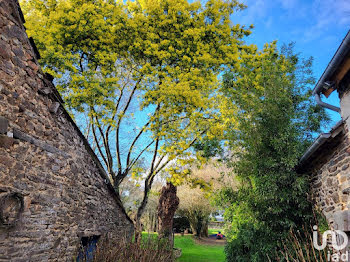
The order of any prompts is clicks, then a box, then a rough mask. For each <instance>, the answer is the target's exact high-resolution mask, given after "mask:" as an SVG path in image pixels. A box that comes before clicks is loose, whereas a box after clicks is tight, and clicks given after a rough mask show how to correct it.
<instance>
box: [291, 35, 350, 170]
mask: <svg viewBox="0 0 350 262" xmlns="http://www.w3.org/2000/svg"><path fill="white" fill-rule="evenodd" d="M349 70H350V30H349V31H348V33H347V34H346V36H345V38H344V39H343V41H342V43H341V44H340V46H339V47H338V49H337V51H336V52H335V54H334V56H333V58H332V60H331V61H330V62H329V64H328V66H327V68H326V69H325V71H324V72H323V74H322V76H321V77H320V79H319V80H318V82H317V84H316V86H315V88H314V90H313V94H314V95H317V94H320V93H322V94H324V95H325V96H326V97H328V96H329V95H330V94H331V93H332V92H333V91H334V90H337V88H338V86H339V84H340V82H341V81H342V80H343V79H346V78H347V77H345V76H346V74H347V73H348V72H349ZM318 97H319V96H318ZM322 104H323V105H324V104H325V103H322ZM331 107H332V106H331ZM327 108H329V106H328V107H327ZM338 112H339V111H338ZM343 125H344V122H343V121H339V122H338V123H337V124H336V125H335V126H334V127H333V128H332V129H331V130H330V132H328V133H322V134H320V135H319V136H318V137H317V139H316V140H315V141H314V143H313V144H312V145H311V146H310V147H309V148H308V149H307V150H306V152H305V153H304V155H303V156H302V157H301V158H300V161H299V164H298V167H297V169H298V170H305V167H306V166H307V165H308V164H310V162H312V161H311V160H312V159H316V157H315V155H316V154H319V153H320V151H321V150H323V149H324V150H330V148H329V144H330V143H333V144H334V138H335V137H336V136H337V135H338V134H340V131H341V130H343Z"/></svg>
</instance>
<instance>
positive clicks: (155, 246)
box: [94, 237, 174, 262]
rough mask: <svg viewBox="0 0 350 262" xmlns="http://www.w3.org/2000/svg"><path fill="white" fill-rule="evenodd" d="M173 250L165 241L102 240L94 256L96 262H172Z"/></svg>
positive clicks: (151, 239) (150, 238) (154, 239)
mask: <svg viewBox="0 0 350 262" xmlns="http://www.w3.org/2000/svg"><path fill="white" fill-rule="evenodd" d="M173 260H174V259H173V252H172V249H170V248H169V246H168V245H167V244H166V242H165V241H161V240H158V239H157V238H152V237H149V238H148V239H144V240H143V241H142V242H141V244H137V243H136V242H130V241H126V240H122V241H120V240H116V241H111V240H104V241H103V240H101V241H100V242H99V243H98V245H97V248H96V252H95V255H94V261H95V262H156V261H157V262H171V261H173Z"/></svg>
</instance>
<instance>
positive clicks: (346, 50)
mask: <svg viewBox="0 0 350 262" xmlns="http://www.w3.org/2000/svg"><path fill="white" fill-rule="evenodd" d="M349 69H350V30H349V31H348V33H347V34H346V36H345V37H344V39H343V42H342V43H341V44H340V46H339V47H338V49H337V51H336V52H335V54H334V56H333V58H332V60H331V61H330V62H329V64H328V66H327V67H326V70H325V71H324V72H323V74H322V76H321V77H320V79H319V80H318V82H317V84H316V86H315V88H314V90H313V94H316V93H320V92H321V93H323V94H324V95H325V96H326V97H328V96H329V95H330V94H331V93H332V92H333V91H334V90H336V88H337V85H338V84H339V82H340V81H341V80H342V78H343V77H344V76H345V74H346V73H347V72H348V70H349ZM327 82H328V83H329V84H328V85H325V83H327Z"/></svg>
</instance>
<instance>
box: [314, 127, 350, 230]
mask: <svg viewBox="0 0 350 262" xmlns="http://www.w3.org/2000/svg"><path fill="white" fill-rule="evenodd" d="M339 128H340V129H341V132H340V133H338V134H337V136H336V137H334V138H333V140H332V141H330V142H329V143H328V144H326V145H325V147H324V148H323V150H320V151H319V152H316V154H315V155H316V156H317V157H316V158H315V159H313V161H312V167H313V168H312V170H311V171H310V174H311V175H310V178H311V195H312V199H313V201H314V203H315V204H316V206H317V207H318V208H319V209H320V210H321V211H322V213H323V214H324V215H325V216H326V218H327V219H328V221H329V223H330V224H332V223H333V221H334V213H336V212H339V211H343V210H345V209H347V208H348V194H349V193H347V192H346V191H347V190H346V189H347V188H348V187H350V183H349V182H350V168H349V163H350V154H349V153H350V142H349V137H348V135H347V129H345V128H346V126H345V124H344V125H342V126H341V127H339ZM310 164H311V163H310Z"/></svg>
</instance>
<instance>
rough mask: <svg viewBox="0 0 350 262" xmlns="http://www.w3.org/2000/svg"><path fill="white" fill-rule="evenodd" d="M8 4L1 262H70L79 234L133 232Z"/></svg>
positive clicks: (0, 158)
mask: <svg viewBox="0 0 350 262" xmlns="http://www.w3.org/2000/svg"><path fill="white" fill-rule="evenodd" d="M23 21H24V19H23V15H22V14H21V11H20V9H19V7H18V3H17V1H15V0H0V261H71V260H72V258H74V256H76V255H77V254H78V247H79V243H80V240H81V237H88V236H100V235H101V236H104V235H105V234H106V233H107V232H108V234H109V235H110V236H111V237H123V236H124V233H125V234H127V235H129V234H130V233H131V232H132V224H131V221H130V220H128V218H127V216H126V215H125V213H124V211H123V209H122V208H121V207H120V204H119V203H120V202H119V200H118V198H117V196H116V194H115V193H114V191H113V189H112V188H111V185H110V183H109V182H108V180H107V179H106V178H107V177H106V174H105V172H104V170H103V168H102V166H101V164H100V163H99V161H98V159H97V157H96V155H95V154H94V153H93V151H92V150H91V148H90V146H89V145H88V143H87V141H86V139H85V138H84V137H83V135H82V134H81V132H80V131H79V129H78V128H77V127H76V125H75V123H74V122H73V121H72V119H71V118H70V117H69V115H68V114H67V112H66V111H65V110H64V108H63V107H62V100H61V98H60V96H59V94H58V93H57V91H56V89H55V87H54V86H53V84H52V83H51V80H52V79H50V77H49V76H48V75H45V74H43V72H42V70H41V69H40V67H39V66H38V62H37V58H38V55H39V54H38V53H37V50H36V48H35V46H34V45H33V41H30V40H29V39H28V37H27V35H26V33H25V30H24V27H23Z"/></svg>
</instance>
